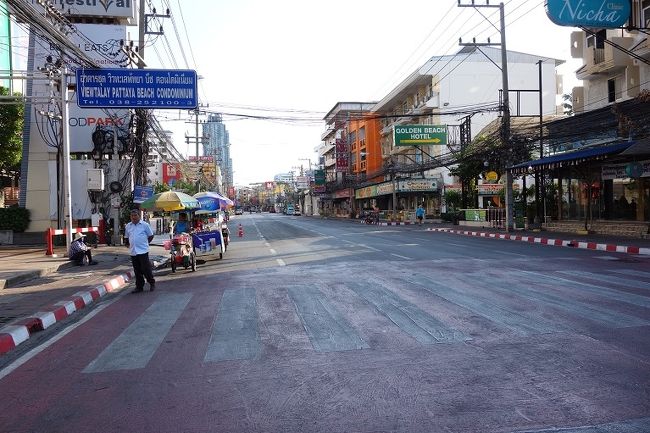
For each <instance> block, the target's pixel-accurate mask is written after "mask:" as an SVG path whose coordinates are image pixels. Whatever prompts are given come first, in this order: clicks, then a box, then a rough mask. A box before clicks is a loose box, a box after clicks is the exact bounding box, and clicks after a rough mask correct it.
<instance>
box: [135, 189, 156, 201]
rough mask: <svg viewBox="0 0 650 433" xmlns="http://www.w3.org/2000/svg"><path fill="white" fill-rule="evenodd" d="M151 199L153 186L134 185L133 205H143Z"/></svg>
mask: <svg viewBox="0 0 650 433" xmlns="http://www.w3.org/2000/svg"><path fill="white" fill-rule="evenodd" d="M151 197H153V186H143V185H136V186H135V187H133V203H144V202H145V201H146V200H147V199H150V198H151Z"/></svg>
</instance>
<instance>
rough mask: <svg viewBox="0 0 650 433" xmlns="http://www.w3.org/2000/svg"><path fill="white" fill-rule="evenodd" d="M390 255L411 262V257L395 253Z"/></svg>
mask: <svg viewBox="0 0 650 433" xmlns="http://www.w3.org/2000/svg"><path fill="white" fill-rule="evenodd" d="M390 255H391V256H395V257H399V258H400V259H404V260H411V258H410V257H406V256H400V255H399V254H395V253H390Z"/></svg>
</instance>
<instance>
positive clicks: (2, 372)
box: [0, 291, 128, 379]
mask: <svg viewBox="0 0 650 433" xmlns="http://www.w3.org/2000/svg"><path fill="white" fill-rule="evenodd" d="M127 293H128V291H124V292H122V293H120V294H119V295H118V296H117V297H115V299H113V300H110V301H107V302H106V303H104V304H102V305H100V306H98V307H97V308H95V309H94V310H93V311H91V312H90V313H88V314H87V315H85V316H84V318H83V319H81V320H79V321H78V322H76V323H73V324H71V325H70V326H68V327H66V328H65V329H63V330H62V331H61V332H59V333H58V334H56V335H55V336H54V337H52V338H50V339H49V340H47V341H46V342H44V343H43V344H41V345H39V346H38V347H35V348H33V349H32V350H30V351H29V352H27V353H25V354H24V355H23V356H21V357H20V358H18V359H16V360H15V361H14V362H12V363H11V364H9V365H8V366H7V367H5V368H4V369H2V370H0V379H2V378H4V377H5V376H7V375H9V374H11V373H12V372H14V371H15V370H17V369H18V368H20V366H22V365H23V364H25V363H26V362H28V361H29V360H31V359H32V358H33V357H35V356H36V355H38V354H39V353H41V352H42V351H44V350H45V349H47V348H49V347H50V346H52V345H53V344H54V343H56V342H57V341H59V340H60V339H62V338H63V337H65V336H66V335H68V334H69V333H71V332H72V331H74V330H75V329H77V328H78V327H79V326H81V325H83V324H84V323H86V322H87V321H89V320H90V319H92V318H93V317H95V316H96V315H98V314H99V313H101V312H102V311H103V310H104V309H105V308H107V307H109V306H111V305H113V303H115V302H117V301H118V300H119V299H120V298H121V297H122V296H124V295H126V294H127Z"/></svg>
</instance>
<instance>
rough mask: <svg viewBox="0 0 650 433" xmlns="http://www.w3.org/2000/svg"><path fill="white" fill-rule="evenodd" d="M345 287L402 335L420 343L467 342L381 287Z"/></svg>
mask: <svg viewBox="0 0 650 433" xmlns="http://www.w3.org/2000/svg"><path fill="white" fill-rule="evenodd" d="M346 286H347V287H349V288H350V289H351V290H353V291H354V292H355V293H356V294H357V295H359V296H360V297H362V298H364V299H365V300H366V301H368V302H369V303H370V304H372V305H374V307H375V308H376V309H377V311H379V312H380V313H381V314H382V315H384V316H385V317H386V318H388V319H389V320H390V321H391V322H393V323H394V324H395V325H397V326H398V327H399V328H400V329H401V330H402V331H403V332H405V333H407V334H409V335H410V336H411V337H413V338H414V339H415V340H416V341H418V342H420V343H422V344H434V343H447V342H459V341H466V340H470V338H468V337H466V336H465V335H464V334H463V333H462V332H460V331H458V330H456V329H452V328H449V327H448V326H446V325H445V324H444V323H442V322H440V321H439V320H437V319H436V318H434V317H432V316H430V315H429V314H427V313H426V312H424V311H422V310H421V309H419V308H418V307H417V306H415V305H413V304H411V303H410V302H407V301H405V300H403V299H402V298H400V297H399V296H398V295H396V294H395V293H393V292H391V291H390V290H387V289H386V288H384V287H378V286H372V283H366V284H359V283H348V284H347V285H346Z"/></svg>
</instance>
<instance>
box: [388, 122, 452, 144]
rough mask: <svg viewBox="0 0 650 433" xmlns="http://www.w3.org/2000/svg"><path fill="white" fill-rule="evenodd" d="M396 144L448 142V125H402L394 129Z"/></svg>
mask: <svg viewBox="0 0 650 433" xmlns="http://www.w3.org/2000/svg"><path fill="white" fill-rule="evenodd" d="M393 138H394V143H395V146H426V145H430V144H441V145H444V144H447V125H401V126H395V127H394V129H393Z"/></svg>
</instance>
